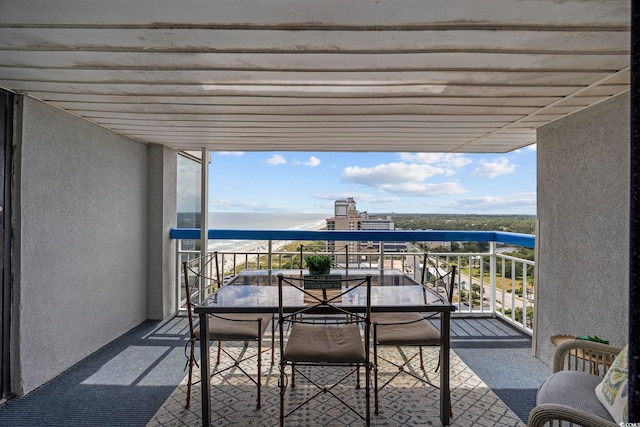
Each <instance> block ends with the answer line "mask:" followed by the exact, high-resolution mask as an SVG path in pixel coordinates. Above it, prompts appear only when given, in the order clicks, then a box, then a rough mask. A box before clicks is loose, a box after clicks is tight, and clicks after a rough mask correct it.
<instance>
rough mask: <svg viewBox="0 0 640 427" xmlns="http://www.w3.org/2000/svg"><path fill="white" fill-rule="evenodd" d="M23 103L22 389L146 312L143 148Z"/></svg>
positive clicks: (19, 189) (19, 199) (18, 371)
mask: <svg viewBox="0 0 640 427" xmlns="http://www.w3.org/2000/svg"><path fill="white" fill-rule="evenodd" d="M21 100H22V101H21V102H23V104H22V106H20V105H19V106H18V109H17V113H18V116H17V119H18V122H17V123H18V125H17V135H16V140H17V141H16V144H17V146H16V171H15V172H16V178H15V180H14V181H15V182H14V185H15V191H14V192H15V199H14V203H15V210H14V215H15V224H14V234H15V248H14V252H15V255H14V263H15V265H14V275H15V279H14V281H15V286H14V293H15V295H14V300H15V302H16V303H17V304H16V306H15V309H14V319H13V324H12V326H13V330H14V331H15V332H14V335H13V338H14V342H15V345H14V351H17V354H14V355H13V360H14V362H15V363H17V366H14V370H13V381H14V387H13V388H14V390H15V391H16V392H18V393H27V392H29V391H31V390H32V389H33V388H35V387H37V386H39V385H41V384H43V383H44V382H46V381H47V380H49V379H50V378H52V377H53V376H55V375H57V374H58V373H60V372H62V371H63V370H65V369H66V368H68V367H70V366H71V365H73V364H74V363H76V362H77V361H79V360H81V359H82V358H84V357H85V356H87V355H88V354H90V353H92V352H94V351H95V350H97V349H99V348H100V347H102V346H103V345H105V344H106V343H108V342H109V341H111V340H113V339H114V338H116V337H118V336H119V335H121V334H123V333H124V332H126V331H128V330H129V329H131V328H132V327H134V326H136V325H137V324H139V323H140V322H142V321H143V320H145V319H146V318H147V245H148V229H147V215H148V197H147V193H148V147H147V146H146V145H144V144H141V143H138V142H135V141H132V140H130V139H127V138H125V137H122V136H120V135H117V134H115V133H113V132H110V131H107V130H106V129H103V128H101V127H99V126H95V125H93V124H91V123H89V122H87V121H85V120H81V119H79V118H77V117H75V116H73V115H70V114H68V113H65V112H62V111H60V110H57V109H55V108H53V107H51V106H48V105H46V104H44V103H41V102H39V101H37V100H33V99H30V98H26V97H25V98H22V97H21Z"/></svg>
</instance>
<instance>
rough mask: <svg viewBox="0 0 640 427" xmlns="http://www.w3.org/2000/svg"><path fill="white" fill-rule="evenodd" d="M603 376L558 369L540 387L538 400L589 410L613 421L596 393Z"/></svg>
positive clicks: (539, 402)
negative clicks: (595, 390)
mask: <svg viewBox="0 0 640 427" xmlns="http://www.w3.org/2000/svg"><path fill="white" fill-rule="evenodd" d="M601 380H602V377H598V376H595V375H592V374H590V373H588V372H582V371H558V372H556V373H554V374H553V375H551V376H550V377H549V378H548V379H547V380H546V381H545V382H544V383H543V384H542V385H541V386H540V388H539V389H538V396H537V399H536V402H537V404H538V405H541V404H543V403H556V404H559V405H565V406H569V407H571V408H574V409H578V410H580V411H584V412H589V413H591V414H594V415H597V416H599V417H601V418H604V419H606V420H610V421H613V418H611V414H609V411H607V409H606V408H605V407H604V406H603V405H602V403H600V401H599V400H598V398H597V397H596V395H595V393H594V389H595V388H596V385H598V384H599V383H600V381H601Z"/></svg>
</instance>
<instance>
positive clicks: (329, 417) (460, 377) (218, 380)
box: [147, 343, 525, 427]
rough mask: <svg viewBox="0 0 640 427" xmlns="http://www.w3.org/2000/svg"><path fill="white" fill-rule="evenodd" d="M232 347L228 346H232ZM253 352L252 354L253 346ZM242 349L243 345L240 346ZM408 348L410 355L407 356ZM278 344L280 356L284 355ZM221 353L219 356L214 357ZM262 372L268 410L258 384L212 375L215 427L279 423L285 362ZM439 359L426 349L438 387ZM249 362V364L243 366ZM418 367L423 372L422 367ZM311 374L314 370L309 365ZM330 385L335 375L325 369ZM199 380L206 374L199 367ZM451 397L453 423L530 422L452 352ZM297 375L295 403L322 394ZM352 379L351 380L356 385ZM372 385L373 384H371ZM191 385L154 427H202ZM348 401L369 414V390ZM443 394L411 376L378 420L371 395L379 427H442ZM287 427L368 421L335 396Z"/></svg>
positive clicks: (384, 367)
mask: <svg viewBox="0 0 640 427" xmlns="http://www.w3.org/2000/svg"><path fill="white" fill-rule="evenodd" d="M232 345H233V343H227V344H226V347H227V348H230V347H231V348H233V347H232ZM250 349H251V350H253V349H252V348H251V347H250ZM234 350H235V351H242V345H241V344H240V345H239V346H237V347H235V348H234ZM405 350H406V351H405ZM414 350H415V349H413V348H406V349H405V348H400V349H398V348H389V347H387V348H384V350H383V352H384V353H385V354H384V355H385V357H393V358H396V359H397V358H402V357H403V356H402V354H413V351H414ZM277 351H278V350H277V345H276V352H277ZM212 353H214V352H212ZM263 359H264V364H263V367H262V372H263V379H262V408H261V409H259V410H256V409H255V401H256V387H255V385H253V383H251V382H250V380H249V379H247V378H246V377H244V376H243V375H242V374H241V373H239V372H237V371H236V372H234V370H230V371H227V372H225V373H224V374H223V375H219V376H214V377H213V378H212V380H211V381H212V408H211V409H212V425H213V426H274V425H278V420H279V402H280V400H279V389H278V385H277V384H278V377H279V372H278V362H277V356H276V364H275V365H274V366H271V364H270V356H269V355H268V353H266V354H265V356H264V357H263ZM437 361H438V348H425V371H426V373H427V375H428V377H429V379H430V381H431V382H433V383H435V384H436V385H437V384H438V383H439V375H438V374H436V373H435V372H434V370H435V368H436V365H437ZM244 366H245V365H243V367H244ZM411 366H412V368H413V369H414V370H419V365H418V362H415V363H414V362H412V365H411ZM246 369H248V370H253V372H254V373H255V372H256V367H255V361H249V362H247V364H246ZM309 369H311V368H309ZM318 369H319V368H316V369H315V371H313V372H312V374H314V375H316V376H317V375H324V376H326V377H327V378H326V380H327V381H328V383H329V384H330V383H331V379H332V376H333V375H335V376H337V375H336V374H335V373H334V374H329V373H327V372H328V371H326V370H325V371H324V372H322V373H319V372H318ZM394 370H395V368H393V369H392V366H391V365H388V364H381V366H380V367H379V380H380V381H381V384H382V381H383V380H384V378H388V377H389V375H391V374H392V373H393V372H394ZM195 371H197V372H196V376H197V378H199V369H198V368H196V369H195ZM450 372H451V398H452V402H453V416H452V417H451V425H452V426H474V427H475V426H487V427H489V426H492V427H493V426H525V424H524V423H522V421H521V420H520V419H519V418H518V417H517V416H516V415H515V414H514V413H513V412H512V411H511V410H510V409H509V408H508V407H507V406H506V405H505V404H504V403H503V402H502V401H501V400H500V399H499V398H498V397H497V396H496V394H495V393H493V392H492V391H491V390H490V389H489V388H488V387H487V385H486V384H485V383H484V382H482V380H480V378H478V376H477V375H476V374H475V373H474V372H473V371H471V369H469V368H468V367H467V366H466V365H465V364H464V363H463V362H462V361H461V360H460V358H459V357H458V356H457V355H456V354H455V353H454V351H453V350H452V351H451V371H450ZM197 378H196V379H197ZM303 381H304V380H303V379H302V377H300V376H296V388H295V389H291V388H288V389H287V391H286V396H287V400H288V403H287V405H288V407H289V408H290V409H291V408H293V407H292V406H290V405H289V402H292V401H294V400H295V399H297V398H300V397H302V396H304V395H306V394H308V393H315V391H313V386H311V385H307V384H304V382H303ZM352 384H353V382H347V385H349V386H350V385H352ZM372 387H373V380H372ZM186 389H187V387H186V377H185V380H184V381H183V382H182V383H181V384H180V385H179V386H178V387H177V388H176V389H175V390H174V392H173V393H172V394H171V396H170V397H169V398H168V399H167V400H166V401H165V403H164V404H163V405H162V407H161V408H160V409H159V410H158V411H157V412H156V414H155V415H154V417H153V418H152V419H151V421H150V422H149V423H148V424H147V427H169V426H172V427H173V426H200V425H201V417H200V410H201V408H200V402H201V401H200V384H197V385H195V386H194V387H193V388H192V404H191V408H190V409H189V410H185V409H184V404H185V396H186ZM343 396H344V398H345V400H346V401H347V402H350V403H353V402H356V405H357V407H358V408H359V410H362V409H364V388H362V389H360V390H355V389H354V388H353V387H344V391H343ZM438 407H439V390H437V389H435V388H433V387H429V386H427V385H425V384H423V383H422V382H420V381H417V380H415V379H413V378H411V377H410V376H409V375H400V376H399V377H397V378H396V379H395V380H394V381H393V382H392V383H391V384H390V385H389V386H387V387H386V388H384V389H383V390H382V391H381V392H380V414H379V415H378V416H375V415H373V391H372V392H371V408H372V409H371V412H372V422H371V425H372V426H441V425H442V424H441V422H440V420H439V416H438ZM285 425H287V426H351V425H354V426H360V425H364V421H362V420H361V419H360V418H358V417H357V415H355V414H353V413H352V412H350V411H349V409H347V408H344V407H343V406H342V405H341V404H340V402H338V401H336V400H335V399H334V398H333V397H331V396H328V395H324V396H322V397H320V398H319V399H315V401H313V402H312V403H310V404H307V405H305V406H303V407H302V408H301V409H299V410H297V411H296V412H294V413H293V414H292V415H291V416H290V417H288V418H287V419H286V422H285Z"/></svg>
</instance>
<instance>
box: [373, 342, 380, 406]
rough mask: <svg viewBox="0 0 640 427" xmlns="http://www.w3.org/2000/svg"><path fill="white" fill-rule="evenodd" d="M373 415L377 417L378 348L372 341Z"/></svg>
mask: <svg viewBox="0 0 640 427" xmlns="http://www.w3.org/2000/svg"><path fill="white" fill-rule="evenodd" d="M373 400H374V405H373V413H374V414H376V415H378V412H379V411H378V346H376V342H375V340H374V341H373Z"/></svg>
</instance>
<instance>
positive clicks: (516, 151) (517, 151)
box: [513, 144, 538, 154]
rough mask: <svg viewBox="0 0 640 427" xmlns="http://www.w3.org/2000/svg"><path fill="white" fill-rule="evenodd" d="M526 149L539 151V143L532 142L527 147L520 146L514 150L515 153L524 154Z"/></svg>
mask: <svg viewBox="0 0 640 427" xmlns="http://www.w3.org/2000/svg"><path fill="white" fill-rule="evenodd" d="M526 151H538V144H531V145H527V146H526V147H522V148H518V149H517V150H514V151H513V153H516V154H522V153H524V152H526Z"/></svg>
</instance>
